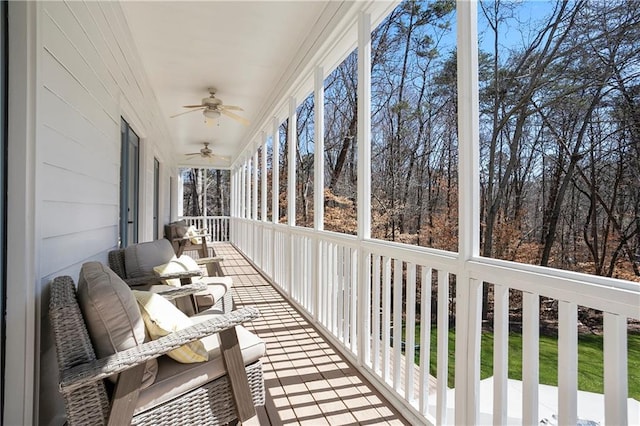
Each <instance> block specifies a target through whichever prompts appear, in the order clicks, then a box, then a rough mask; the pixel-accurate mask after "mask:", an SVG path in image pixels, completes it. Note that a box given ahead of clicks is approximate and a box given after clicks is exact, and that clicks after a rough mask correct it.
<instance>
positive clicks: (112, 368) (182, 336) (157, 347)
mask: <svg viewBox="0 0 640 426" xmlns="http://www.w3.org/2000/svg"><path fill="white" fill-rule="evenodd" d="M259 315H260V313H259V311H258V308H256V307H253V306H248V307H245V308H242V309H238V310H236V311H233V312H230V313H228V314H224V315H220V316H219V317H215V318H211V319H210V320H208V321H204V322H201V323H198V324H194V325H192V326H191V327H188V328H185V329H183V330H179V331H177V332H175V333H171V334H169V335H167V336H164V337H161V338H160V339H158V340H153V341H150V342H146V343H143V344H142V345H138V346H136V347H133V348H130V349H127V350H125V351H121V352H117V353H115V354H113V355H110V356H107V357H104V358H100V359H97V360H95V361H92V362H87V363H83V364H79V365H76V366H74V367H72V368H69V369H68V370H66V371H64V372H63V373H62V378H61V380H60V384H59V387H60V391H61V392H63V393H68V392H71V391H73V390H75V389H78V388H80V387H82V386H86V385H89V384H91V383H93V382H96V381H98V380H102V379H105V378H107V377H109V376H111V375H113V374H117V373H121V372H123V371H126V370H128V369H130V368H132V367H135V366H136V365H140V364H143V363H145V362H147V361H149V360H151V359H153V358H158V357H159V356H161V355H164V354H166V353H168V352H171V351H172V350H174V349H177V348H179V347H180V346H182V345H185V344H187V343H189V342H193V341H195V340H198V339H201V338H203V337H207V336H211V335H213V334H216V333H219V332H221V331H223V330H227V329H230V328H232V327H235V326H236V325H240V324H242V323H243V322H245V321H250V320H253V319H255V318H258V316H259Z"/></svg>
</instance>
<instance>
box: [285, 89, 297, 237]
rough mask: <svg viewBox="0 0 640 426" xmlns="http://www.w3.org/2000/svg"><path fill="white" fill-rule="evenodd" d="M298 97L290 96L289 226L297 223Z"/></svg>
mask: <svg viewBox="0 0 640 426" xmlns="http://www.w3.org/2000/svg"><path fill="white" fill-rule="evenodd" d="M296 107H297V105H296V98H294V97H293V96H292V97H291V98H289V138H288V139H289V144H288V145H289V151H288V153H287V155H288V157H289V158H288V159H287V161H288V165H289V170H288V173H287V188H288V190H287V207H288V209H287V210H288V213H287V215H288V216H289V220H288V223H289V226H295V225H296V152H297V148H298V132H297V124H298V114H297V112H296Z"/></svg>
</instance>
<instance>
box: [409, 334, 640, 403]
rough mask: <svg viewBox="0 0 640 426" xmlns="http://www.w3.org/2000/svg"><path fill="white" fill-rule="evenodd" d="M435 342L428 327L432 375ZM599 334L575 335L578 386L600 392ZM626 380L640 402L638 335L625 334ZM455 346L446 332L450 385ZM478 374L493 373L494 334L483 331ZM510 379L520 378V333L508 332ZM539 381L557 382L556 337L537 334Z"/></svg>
mask: <svg viewBox="0 0 640 426" xmlns="http://www.w3.org/2000/svg"><path fill="white" fill-rule="evenodd" d="M416 329H417V330H416V342H418V341H419V336H420V330H419V327H418V325H416ZM436 341H437V331H436V329H435V328H434V329H432V330H431V354H430V358H431V365H430V370H431V374H432V375H435V373H436V368H437V364H436V358H437V351H436V347H437V346H436V344H437V343H436ZM602 341H603V338H602V336H596V335H591V334H590V335H580V336H578V389H580V390H584V391H589V392H597V393H603V391H604V385H603V377H604V372H603V360H602V357H603V352H602ZM627 346H628V350H627V353H628V356H627V362H628V367H627V368H628V371H629V374H628V381H629V397H631V398H634V399H636V400H638V401H640V334H629V335H628V341H627ZM454 348H455V331H449V366H448V367H449V378H448V384H449V386H450V387H453V384H454V383H453V382H454V379H453V377H454ZM415 360H416V363H418V362H419V360H420V353H419V351H416V356H415ZM480 370H481V371H480V375H481V378H482V379H485V378H487V377H490V376H492V375H493V334H492V333H482V345H481V358H480ZM509 378H510V379H516V380H521V379H522V335H521V334H517V333H510V334H509ZM540 383H541V384H545V385H552V386H557V385H558V339H557V338H555V337H548V336H540Z"/></svg>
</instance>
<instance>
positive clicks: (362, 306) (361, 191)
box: [357, 12, 371, 365]
mask: <svg viewBox="0 0 640 426" xmlns="http://www.w3.org/2000/svg"><path fill="white" fill-rule="evenodd" d="M357 142H358V241H359V242H360V243H362V241H364V240H367V239H369V238H371V15H369V14H368V13H364V12H361V13H360V15H359V16H358V139H357ZM369 257H370V256H369V253H367V252H365V251H364V249H363V248H362V245H361V246H360V249H359V253H358V269H359V271H358V281H357V283H358V292H357V297H358V299H357V308H358V313H357V330H358V340H357V341H358V361H359V363H360V364H361V365H365V364H366V363H367V360H368V359H369V351H370V350H369V339H370V335H371V333H370V327H371V324H370V323H369V315H370V311H371V308H370V301H369V292H370V291H369V288H370V284H369V283H370V280H371V276H370V275H371V274H370V267H369V264H370V258H369Z"/></svg>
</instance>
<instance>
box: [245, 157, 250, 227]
mask: <svg viewBox="0 0 640 426" xmlns="http://www.w3.org/2000/svg"><path fill="white" fill-rule="evenodd" d="M245 168H246V171H245V178H244V180H245V185H246V187H245V190H244V195H245V211H244V217H245V218H247V219H251V157H249V158H247V160H246V162H245Z"/></svg>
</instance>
